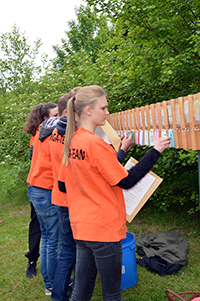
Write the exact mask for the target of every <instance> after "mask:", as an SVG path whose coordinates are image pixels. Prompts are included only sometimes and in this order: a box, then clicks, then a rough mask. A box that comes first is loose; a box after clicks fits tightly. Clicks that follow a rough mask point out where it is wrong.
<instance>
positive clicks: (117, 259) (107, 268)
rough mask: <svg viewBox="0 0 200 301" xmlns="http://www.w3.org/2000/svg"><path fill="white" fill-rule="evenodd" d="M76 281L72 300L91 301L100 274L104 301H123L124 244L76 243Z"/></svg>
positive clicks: (78, 241) (79, 241)
mask: <svg viewBox="0 0 200 301" xmlns="http://www.w3.org/2000/svg"><path fill="white" fill-rule="evenodd" d="M76 247H77V254H76V280H75V287H74V289H73V292H72V297H71V301H83V300H84V301H89V300H90V299H91V297H92V294H93V290H94V285H95V279H96V275H97V271H98V272H99V275H100V279H101V286H102V295H103V300H104V301H120V300H121V268H122V244H121V241H120V242H110V243H109V242H91V241H81V240H77V241H76Z"/></svg>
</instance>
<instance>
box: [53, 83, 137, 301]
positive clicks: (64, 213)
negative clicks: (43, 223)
mask: <svg viewBox="0 0 200 301" xmlns="http://www.w3.org/2000/svg"><path fill="white" fill-rule="evenodd" d="M80 88H81V87H76V88H74V89H73V90H71V91H70V92H69V93H67V94H65V95H64V96H62V97H61V98H60V99H59V101H58V115H59V118H60V120H59V122H58V123H57V125H56V128H55V129H54V131H53V132H52V134H51V136H50V138H49V143H50V153H51V163H52V170H53V177H54V187H53V190H52V204H54V205H57V206H58V210H59V212H60V219H61V230H62V247H61V252H60V257H59V261H58V265H57V269H56V274H55V278H54V287H53V290H52V294H51V299H52V300H53V301H58V300H59V301H68V300H69V296H70V293H71V291H72V282H71V278H70V276H71V273H72V269H73V267H74V266H75V262H76V243H75V240H74V238H73V234H72V230H71V226H70V220H69V213H68V207H67V206H68V204H67V195H66V194H65V193H63V192H61V191H60V190H59V189H58V173H59V169H60V165H61V162H62V160H63V147H64V141H65V132H66V126H67V102H68V100H69V99H70V98H71V97H72V96H74V95H76V93H77V92H78V91H79V90H80ZM130 138H131V137H125V138H124V139H123V140H122V145H121V149H120V150H119V152H118V153H117V156H118V160H119V161H120V162H122V161H123V160H124V158H125V156H126V152H127V151H128V150H129V149H130V147H131V145H132V144H133V141H132V138H131V139H130Z"/></svg>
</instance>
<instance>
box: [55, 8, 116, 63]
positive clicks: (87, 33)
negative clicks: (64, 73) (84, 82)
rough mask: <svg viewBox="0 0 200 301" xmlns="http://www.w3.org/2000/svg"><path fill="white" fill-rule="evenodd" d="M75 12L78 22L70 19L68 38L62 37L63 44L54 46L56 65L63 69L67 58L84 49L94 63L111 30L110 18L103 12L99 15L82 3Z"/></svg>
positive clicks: (66, 32)
mask: <svg viewBox="0 0 200 301" xmlns="http://www.w3.org/2000/svg"><path fill="white" fill-rule="evenodd" d="M75 13H76V17H77V22H76V21H74V20H71V21H69V22H68V26H69V31H65V34H66V38H65V39H64V38H63V39H62V44H61V45H57V46H53V48H54V51H55V52H56V54H57V58H56V59H55V61H54V66H55V67H57V68H61V69H62V67H63V65H64V62H65V60H68V58H69V57H70V56H71V55H73V54H75V53H78V52H79V51H83V50H84V51H85V52H86V53H87V55H89V57H90V58H91V61H92V62H93V63H94V62H95V61H96V59H97V56H98V52H99V51H102V48H103V46H104V43H106V41H107V38H108V35H109V32H110V28H109V25H108V18H107V17H106V16H105V15H103V14H101V15H98V14H97V13H96V12H94V11H93V10H92V9H91V7H89V6H86V7H85V6H83V5H81V6H80V7H79V8H76V9H75Z"/></svg>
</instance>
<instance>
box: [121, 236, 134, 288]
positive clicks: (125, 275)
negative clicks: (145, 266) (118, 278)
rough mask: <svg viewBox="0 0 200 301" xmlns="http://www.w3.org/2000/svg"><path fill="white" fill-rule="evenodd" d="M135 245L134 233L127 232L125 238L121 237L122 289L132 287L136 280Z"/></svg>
mask: <svg viewBox="0 0 200 301" xmlns="http://www.w3.org/2000/svg"><path fill="white" fill-rule="evenodd" d="M135 247H136V244H135V237H134V235H133V234H132V233H130V232H127V233H126V238H124V239H122V282H121V289H122V290H123V289H127V288H129V287H132V286H134V285H135V284H136V283H137V282H138V277H137V266H136V256H135Z"/></svg>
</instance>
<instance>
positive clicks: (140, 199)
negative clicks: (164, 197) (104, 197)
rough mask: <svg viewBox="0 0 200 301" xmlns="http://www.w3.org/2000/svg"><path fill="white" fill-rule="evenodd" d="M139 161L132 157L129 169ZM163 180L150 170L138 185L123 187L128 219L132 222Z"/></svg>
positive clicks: (127, 167)
mask: <svg viewBox="0 0 200 301" xmlns="http://www.w3.org/2000/svg"><path fill="white" fill-rule="evenodd" d="M137 163H138V161H137V160H135V159H134V158H132V157H130V159H129V160H128V162H127V163H126V165H125V168H126V169H127V170H129V169H130V168H131V167H132V166H133V165H135V164H137ZM162 181H163V179H161V178H160V177H159V176H157V175H156V174H155V173H154V172H152V171H150V172H148V173H147V174H146V175H145V176H144V177H143V178H142V179H141V180H140V181H139V182H138V183H137V184H136V185H134V186H133V187H132V188H130V189H127V190H126V189H122V191H123V194H124V200H125V206H126V220H127V221H128V222H129V223H130V222H131V221H132V220H133V219H134V217H135V216H136V214H137V213H138V212H139V211H140V209H141V208H142V207H143V206H144V204H145V203H146V202H147V201H148V199H149V198H150V196H151V195H152V194H153V192H154V191H155V190H156V189H157V187H158V186H159V185H160V183H161V182H162Z"/></svg>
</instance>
